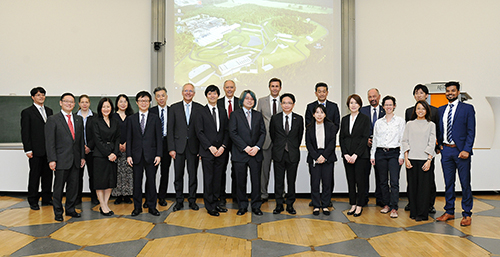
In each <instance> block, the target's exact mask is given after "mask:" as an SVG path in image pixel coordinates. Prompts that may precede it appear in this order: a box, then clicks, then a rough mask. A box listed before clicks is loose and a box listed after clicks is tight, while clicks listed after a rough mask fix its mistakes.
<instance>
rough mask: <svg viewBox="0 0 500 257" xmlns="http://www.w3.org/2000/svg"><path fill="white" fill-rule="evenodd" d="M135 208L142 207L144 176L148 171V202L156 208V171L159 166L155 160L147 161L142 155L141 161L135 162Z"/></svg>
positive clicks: (151, 206) (133, 167) (150, 206)
mask: <svg viewBox="0 0 500 257" xmlns="http://www.w3.org/2000/svg"><path fill="white" fill-rule="evenodd" d="M132 169H133V170H134V190H133V192H134V195H133V197H134V209H142V178H143V176H144V171H146V203H147V204H148V206H149V208H156V199H157V198H156V197H157V194H156V171H157V170H158V166H155V165H154V163H153V162H151V163H146V162H145V161H144V156H142V158H141V161H140V162H139V163H134V166H132Z"/></svg>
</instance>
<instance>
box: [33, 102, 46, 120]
mask: <svg viewBox="0 0 500 257" xmlns="http://www.w3.org/2000/svg"><path fill="white" fill-rule="evenodd" d="M33 105H34V106H35V107H36V109H37V110H38V112H39V113H40V115H42V118H43V121H44V122H47V113H46V112H45V107H44V106H43V105H38V104H36V103H33ZM42 109H43V110H42Z"/></svg>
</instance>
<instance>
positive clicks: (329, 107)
mask: <svg viewBox="0 0 500 257" xmlns="http://www.w3.org/2000/svg"><path fill="white" fill-rule="evenodd" d="M314 89H315V92H314V93H315V94H316V97H317V98H318V100H317V101H314V102H312V103H309V104H308V105H307V107H306V115H305V121H306V124H305V125H306V126H307V125H308V124H310V123H311V122H313V121H314V118H313V110H314V108H315V107H316V105H318V104H321V105H323V106H325V107H326V118H328V119H329V120H330V121H331V122H333V125H334V126H335V135H337V132H338V131H339V128H340V126H339V124H340V112H339V107H338V105H337V104H336V103H334V102H332V101H328V100H327V99H326V98H327V97H328V85H327V84H326V83H324V82H318V83H316V86H315V87H314ZM332 172H333V171H332ZM334 184H335V183H334V176H333V174H332V194H333V190H334ZM309 206H312V201H311V202H310V203H309ZM328 206H329V207H332V206H333V205H332V203H331V202H330V203H329V204H328Z"/></svg>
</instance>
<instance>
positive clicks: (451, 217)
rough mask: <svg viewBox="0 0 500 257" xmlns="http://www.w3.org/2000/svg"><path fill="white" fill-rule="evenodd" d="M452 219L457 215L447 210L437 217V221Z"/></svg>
mask: <svg viewBox="0 0 500 257" xmlns="http://www.w3.org/2000/svg"><path fill="white" fill-rule="evenodd" d="M452 219H455V215H451V214H448V213H446V212H445V213H444V214H443V215H441V216H439V217H437V218H436V220H437V221H447V220H452Z"/></svg>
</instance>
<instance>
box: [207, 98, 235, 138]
mask: <svg viewBox="0 0 500 257" xmlns="http://www.w3.org/2000/svg"><path fill="white" fill-rule="evenodd" d="M231 104H233V103H232V102H231ZM207 107H208V109H209V110H210V116H212V115H213V114H212V112H213V109H214V108H215V125H216V126H217V132H219V127H220V120H219V109H218V108H217V104H215V106H212V105H210V104H207Z"/></svg>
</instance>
